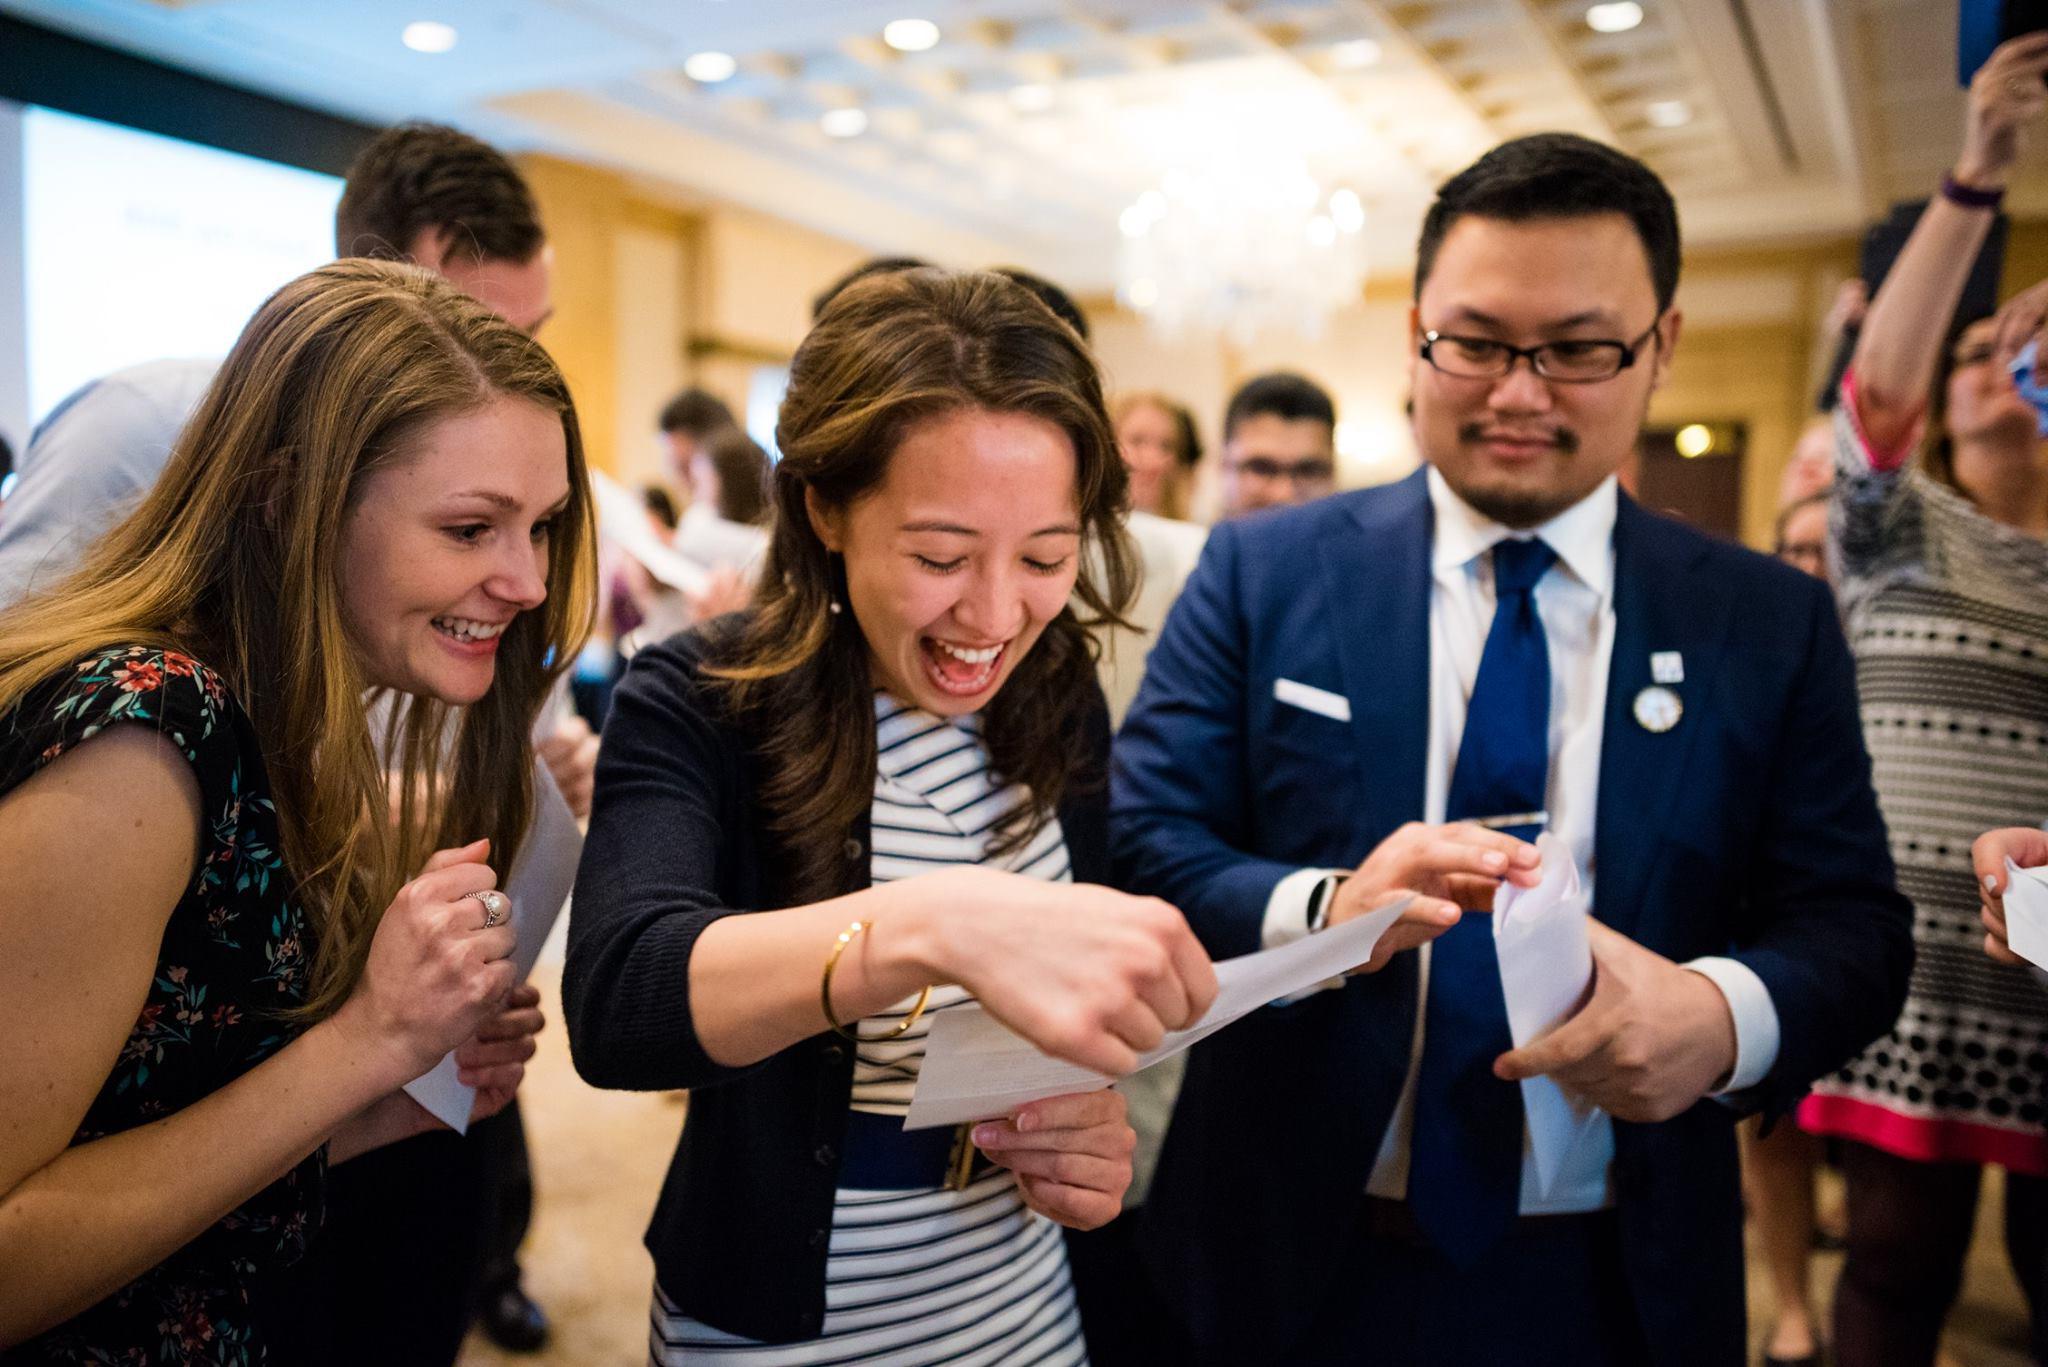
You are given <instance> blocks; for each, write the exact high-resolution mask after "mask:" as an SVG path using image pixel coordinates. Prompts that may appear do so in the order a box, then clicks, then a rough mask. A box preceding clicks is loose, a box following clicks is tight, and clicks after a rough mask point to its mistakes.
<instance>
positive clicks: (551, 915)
mask: <svg viewBox="0 0 2048 1367" xmlns="http://www.w3.org/2000/svg"><path fill="white" fill-rule="evenodd" d="M533 786H534V794H533V796H534V818H533V828H532V830H531V831H530V832H529V833H528V835H527V841H526V848H525V850H524V851H522V852H521V854H520V856H519V862H518V863H517V864H515V865H514V866H513V868H512V874H511V877H509V878H508V879H506V881H505V892H506V895H507V897H508V898H509V900H510V901H511V903H512V929H513V931H514V933H515V934H516V935H517V937H518V947H517V948H516V949H514V950H513V952H512V960H513V962H514V963H515V964H517V965H518V969H519V979H520V981H521V982H524V981H525V979H526V976H527V974H529V973H531V972H533V965H534V961H535V960H536V959H538V958H539V957H540V948H541V945H543V944H544V943H546V941H547V938H548V931H549V930H551V929H552V928H553V927H554V924H555V918H556V917H557V916H558V915H560V914H561V910H562V906H563V904H564V903H565V902H567V901H568V899H569V890H570V888H572V887H574V886H575V883H576V860H577V857H578V856H579V855H581V854H582V852H583V833H582V831H581V830H579V829H578V827H577V825H576V818H575V817H574V816H572V815H570V812H569V806H568V804H567V803H566V802H564V801H563V800H562V794H561V792H560V791H559V790H558V789H557V788H556V787H555V785H554V782H553V780H552V779H551V778H549V776H548V773H547V770H546V768H545V767H544V766H540V765H536V766H535V770H534V785H533ZM515 1009H519V1008H515ZM469 1047H470V1046H467V1045H466V1046H464V1048H469ZM460 1052H461V1051H459V1050H458V1051H457V1053H460ZM460 1072H461V1064H460V1062H459V1061H458V1059H457V1056H456V1054H454V1053H451V1054H448V1055H446V1056H445V1057H444V1058H442V1060H441V1061H440V1062H439V1063H437V1064H435V1065H434V1067H433V1068H432V1069H431V1070H429V1071H428V1072H426V1073H424V1074H422V1075H421V1076H420V1077H417V1078H415V1079H413V1080H412V1081H411V1082H408V1083H407V1084H406V1085H405V1091H406V1093H407V1095H409V1096H411V1097H412V1099H413V1100H414V1101H417V1102H419V1104H420V1105H421V1106H423V1107H425V1108H426V1110H427V1112H428V1113H429V1114H430V1115H432V1116H433V1117H434V1118H435V1119H436V1120H439V1121H440V1122H441V1123H442V1124H444V1125H446V1126H447V1127H448V1128H449V1129H451V1130H454V1131H455V1132H456V1133H457V1134H467V1133H468V1132H469V1118H470V1113H471V1111H472V1110H474V1109H475V1106H476V1089H475V1088H473V1087H470V1086H468V1085H466V1084H465V1083H464V1082H463V1081H462V1079H461V1077H460V1076H458V1074H459V1073H460ZM501 1104H502V1103H501Z"/></svg>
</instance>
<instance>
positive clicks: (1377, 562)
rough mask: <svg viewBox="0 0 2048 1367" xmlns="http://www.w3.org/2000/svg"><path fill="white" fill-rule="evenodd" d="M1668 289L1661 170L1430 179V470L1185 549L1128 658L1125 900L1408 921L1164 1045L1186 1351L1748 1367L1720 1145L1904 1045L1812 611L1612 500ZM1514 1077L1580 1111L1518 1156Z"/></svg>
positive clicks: (1178, 1292)
mask: <svg viewBox="0 0 2048 1367" xmlns="http://www.w3.org/2000/svg"><path fill="white" fill-rule="evenodd" d="M1678 260H1679V245H1678V224H1677V214H1676V210H1675V208H1674V206H1673V204H1672V201H1671V198H1670V195H1669V194H1668V193H1667V192H1666V191H1665V189H1664V187H1663V185H1662V184H1661V183H1660V182H1659V181H1658V180H1657V178H1656V176H1655V175H1654V174H1653V173H1652V172H1650V171H1649V169H1648V168H1646V167H1644V166H1643V165H1642V164H1641V163H1639V162H1636V161H1635V160H1633V159H1632V158H1629V157H1627V156H1625V155H1623V154H1621V153H1619V152H1616V151H1613V150H1612V149H1609V148H1605V147H1602V146H1600V145H1598V144H1596V143H1592V142H1588V141H1586V140H1584V139H1581V138H1577V137H1572V136H1569V135H1563V134H1545V135H1541V136H1538V137H1532V138H1524V139H1520V140H1517V141H1515V142H1511V143H1508V144H1506V145H1504V146H1502V147H1500V148H1497V149H1495V150H1494V151H1493V152H1491V153H1489V154H1488V155H1487V156H1486V157H1484V158H1482V159H1481V160H1480V161H1479V162H1477V163H1475V164H1474V165H1473V166H1472V167H1470V168H1468V169H1467V170H1466V171H1464V172H1462V173H1461V174H1459V175H1458V176H1456V177H1454V178H1453V179H1452V180H1451V181H1449V182H1448V183H1447V184H1446V185H1445V186H1444V187H1443V189H1442V190H1441V191H1440V193H1439V197H1438V200H1437V202H1436V204H1435V206H1434V207H1433V208H1432V209H1431V211H1430V213H1429V216H1428V219H1427V221H1426V222H1425V225H1424V228H1423V233H1422V239H1421V243H1420V248H1419V252H1418V263H1417V269H1416V294H1415V306H1414V309H1413V312H1412V315H1411V330H1412V334H1413V335H1412V341H1413V344H1414V351H1413V360H1412V361H1411V381H1412V386H1413V394H1414V424H1415V434H1416V439H1417V442H1418V444H1419V446H1420V448H1421V450H1422V452H1423V455H1424V457H1425V460H1426V462H1427V464H1426V466H1425V468H1424V470H1423V471H1421V472H1419V473H1417V474H1416V475H1414V476H1412V477H1410V478H1408V479H1406V480H1403V481H1401V482H1400V483H1398V484H1394V485H1390V486H1386V487H1383V488H1378V489H1370V490H1365V491H1361V492H1357V493H1351V494H1343V495H1339V496H1336V497H1333V498H1329V499H1324V500H1322V501H1320V502H1317V503H1312V504H1309V505H1307V506H1305V507H1301V508H1294V509H1288V510H1283V511H1278V512H1275V513H1271V514H1266V515H1261V516H1257V517H1253V518H1249V519H1246V520H1243V521H1240V522H1233V523H1228V524H1225V525H1223V526H1221V527H1218V528H1217V529H1216V531H1215V532H1214V533H1213V534H1212V535H1211V537H1210V540H1209V544H1208V549H1207V551H1206V552H1205V554H1204V555H1203V558H1202V561H1201V564H1200V567H1199V568H1198V569H1197V570H1196V571H1195V573H1194V575H1193V577H1192V578H1190V579H1189V581H1188V584H1187V588H1186V590H1185V591H1184V592H1183V594H1182V595H1181V598H1180V601H1179V604H1178V605H1177V606H1176V608H1175V609H1174V612H1173V615H1172V616H1171V618H1170V619H1169V620H1168V622H1167V624H1166V627H1165V629H1164V631H1163V632H1162V634H1161V637H1160V640H1159V643H1158V645H1157V646H1156V648H1155V649H1154V651H1153V653H1152V657H1151V662H1150V665H1149V670H1148V674H1147V677H1146V680H1145V683H1144V686H1143V689H1142V690H1141V692H1140V693H1139V696H1138V699H1137V702H1136V705H1135V707H1134V708H1133V710H1132V712H1131V714H1130V716H1129V719H1128V720H1127V721H1126V723H1125V725H1124V728H1123V730H1122V732H1121V734H1120V735H1119V736H1118V739H1117V745H1116V769H1115V778H1114V793H1113V803H1114V811H1113V818H1112V829H1113V839H1114V842H1115V850H1116V857H1117V863H1118V872H1119V877H1120V878H1121V879H1122V881H1123V882H1124V883H1125V885H1126V886H1128V887H1131V888H1132V889H1134V890H1137V891H1141V892H1146V893H1153V894H1157V895H1158V896H1161V897H1164V898H1166V899H1168V900H1169V901H1172V902H1173V903H1174V904H1175V905H1177V906H1179V907H1180V908H1181V909H1182V910H1183V911H1184V912H1185V913H1186V914H1187V916H1188V919H1189V921H1190V922H1191V923H1192V924H1193V925H1194V927H1195V930H1196V931H1197V933H1198V934H1200V935H1201V937H1202V938H1203V940H1204V942H1205V943H1206V944H1207V946H1208V948H1209V950H1210V952H1211V953H1212V954H1214V955H1215V956H1216V957H1218V958H1224V957H1228V956H1234V955H1239V954H1244V953H1248V952H1250V951H1253V950H1256V949H1259V948H1261V947H1269V946H1273V945H1277V944H1281V943H1285V942H1287V941H1290V940H1293V939H1298V938H1300V937H1301V936H1304V935H1308V934H1313V933H1315V932H1316V931H1317V930H1318V929H1321V928H1322V927H1324V926H1326V925H1331V924H1336V923H1339V922H1342V921H1345V920H1348V919H1350V918H1352V917H1354V916H1357V915H1359V914H1360V913H1361V912H1363V911H1365V910H1368V909H1370V908H1372V907H1374V906H1377V905H1380V904H1381V903H1382V902H1383V901H1384V900H1385V899H1386V898H1387V897H1388V896H1390V895H1392V892H1393V890H1395V889H1409V890H1412V891H1413V892H1415V893H1416V894H1418V896H1417V899H1416V901H1415V902H1414V903H1413V904H1412V905H1411V906H1410V908H1409V910H1408V911H1407V912H1406V913H1405V914H1404V915H1403V916H1402V918H1401V920H1400V921H1398V922H1397V923H1396V924H1395V926H1394V927H1393V929H1391V930H1390V931H1389V932H1388V933H1387V934H1386V936H1385V937H1384V938H1383V940H1382V941H1381V944H1380V947H1379V948H1378V949H1377V950H1376V951H1375V953H1374V957H1373V961H1372V962H1371V963H1369V964H1367V965H1364V966H1362V968H1361V970H1360V971H1359V972H1358V973H1355V974H1353V975H1351V976H1349V977H1346V978H1344V979H1342V980H1341V985H1339V986H1332V987H1327V988H1326V989H1324V990H1321V991H1317V992H1314V993H1311V994H1308V995H1307V996H1305V997H1303V998H1300V999H1295V1000H1292V1001H1289V1002H1284V1003H1276V1004H1275V1005H1273V1006H1271V1007H1269V1008H1267V1009H1265V1010H1262V1011H1259V1012H1257V1013H1255V1014H1254V1015H1252V1016H1251V1017H1248V1018H1246V1019H1245V1020H1244V1021H1243V1022H1241V1023H1239V1024H1238V1025H1236V1026H1234V1027H1233V1028H1231V1029H1230V1030H1227V1031H1224V1032H1222V1033H1221V1034H1218V1035H1216V1036H1214V1037H1212V1038H1211V1039H1210V1040H1208V1041H1206V1042H1205V1043H1204V1044H1202V1045H1201V1046H1198V1047H1197V1049H1196V1050H1195V1051H1194V1054H1193V1056H1192V1059H1191V1061H1190V1065H1189V1069H1188V1075H1187V1084H1186V1088H1185V1090H1184V1091H1183V1093H1182V1095H1181V1100H1180V1105H1179V1109H1178V1112H1177V1114H1176V1116H1175V1118H1174V1123H1173V1128H1172V1130H1171V1131H1170V1133H1169V1135H1168V1138H1167V1143H1166V1151H1165V1155H1164V1158H1163V1160H1162V1162H1161V1166H1160V1169H1159V1174H1158V1177H1157V1179H1156V1181H1155V1185H1154V1186H1153V1189H1152V1194H1151V1199H1150V1201H1149V1202H1148V1204H1147V1208H1146V1225H1145V1228H1144V1230H1143V1239H1144V1243H1145V1246H1146V1249H1147V1254H1148V1260H1149V1262H1150V1263H1151V1267H1152V1271H1153V1274H1154V1277H1155V1280H1156V1281H1157V1283H1158V1285H1159V1287H1160V1289H1161V1291H1162V1292H1163V1293H1164V1295H1165V1296H1166V1298H1167V1299H1168V1301H1169V1302H1170V1303H1171V1304H1172V1306H1173V1309H1174V1313H1175V1316H1176V1318H1177V1319H1178V1321H1179V1325H1178V1328H1179V1330H1181V1331H1183V1332H1184V1333H1185V1334H1186V1336H1187V1337H1188V1338H1189V1339H1190V1340H1191V1342H1192V1343H1193V1345H1194V1347H1195V1350H1196V1351H1197V1352H1198V1353H1199V1355H1200V1356H1202V1357H1203V1358H1205V1359H1207V1360H1210V1361H1215V1362H1224V1363H1245V1362H1276V1363H1336V1362H1359V1363H1369V1364H1381V1363H1389V1364H1398V1363H1405V1362H1425V1361H1426V1362H1430V1363H1444V1364H1461V1363H1474V1364H1478V1363H1485V1364H1488V1365H1489V1367H1492V1365H1493V1364H1510V1363H1511V1364H1516V1367H1522V1365H1523V1364H1537V1363H1551V1362H1556V1363H1571V1364H1574V1367H1577V1365H1578V1364H1600V1363H1615V1364H1633V1363H1643V1362H1655V1363H1727V1364H1737V1363H1740V1362H1742V1361H1743V1358H1744V1353H1745V1345H1744V1330H1743V1288H1742V1238H1741V1206H1740V1200H1739V1197H1738V1194H1737V1178H1736V1153H1735V1139H1734V1128H1733V1127H1734V1121H1735V1119H1736V1117H1737V1116H1738V1115H1739V1114H1741V1113H1742V1112H1743V1111H1745V1110H1751V1109H1762V1110H1764V1111H1765V1112H1766V1113H1767V1114H1768V1115H1772V1116H1778V1115H1782V1114H1783V1113H1784V1112H1785V1111H1786V1110H1787V1109H1789V1108H1790V1106H1791V1105H1792V1104H1793V1102H1794V1101H1795V1100H1797V1098H1798V1097H1799V1096H1800V1094H1801V1093H1802V1092H1803V1091H1804V1090H1805V1088H1806V1086H1807V1084H1808V1083H1809V1082H1810V1081H1811V1080H1812V1079H1813V1078H1815V1077H1817V1076H1819V1075H1820V1074H1822V1073H1824V1072H1826V1071H1828V1070H1829V1069H1831V1068H1833V1067H1835V1066H1837V1065H1838V1064H1839V1063H1840V1061H1841V1060H1843V1059H1845V1058H1847V1057H1849V1056H1850V1055H1851V1054H1853V1053H1855V1052H1856V1050H1857V1049H1858V1048H1860V1047H1861V1046H1862V1045H1863V1044H1864V1043H1865V1042H1867V1041H1868V1040H1870V1039H1872V1038H1873V1037H1875V1036H1876V1035H1878V1034H1879V1033H1881V1032H1882V1031H1884V1030H1885V1029H1886V1028H1887V1027H1888V1026H1889V1025H1890V1024H1891V1023H1892V1021H1893V1019H1894V1018H1895V1016H1896V1013H1897V1011H1898V1008H1899V1005H1900V1002H1901V1000H1902V997H1903V994H1904V991H1905V985H1906V975H1907V971H1908V967H1909V964H1910V960H1911V953H1912V950H1911V945H1910V939H1909V935H1908V911H1907V906H1906V903H1905V901H1904V900H1903V899H1902V898H1901V897H1900V896H1899V895H1898V893H1897V892H1896V890H1895V889H1894V887H1893V876H1892V864H1891V859H1890V856H1889V854H1888V852H1887V848H1886V840H1885V831H1884V826H1883V823H1882V821H1881V819H1880V818H1879V816H1878V812H1877V806H1876V802H1875V800H1874V798H1873V796H1872V793H1871V789H1870V773H1869V760H1868V757H1867V755H1866V753H1865V750H1864V747H1863V741H1862V735H1861V730H1860V727H1859V724H1858V720H1857V711H1856V697H1855V685H1854V681H1853V677H1852V672H1851V667H1850V660H1849V654H1848V651H1847V648H1846V646H1845V644H1844V642H1843V638H1842V633H1841V630H1840V627H1839V626H1838V624H1837V621H1836V616H1835V609H1834V605H1833V603H1832V602H1831V601H1830V599H1829V598H1828V595H1827V592H1826V590H1825V588H1824V587H1823V586H1821V585H1820V584H1819V583H1818V582H1817V581H1814V580H1812V579H1810V578H1808V577H1807V576H1804V575H1801V574H1799V573H1797V572H1796V571H1793V570H1790V569H1787V568H1785V567H1784V566H1781V565H1778V564H1776V563H1774V562H1772V561H1771V560H1769V559H1767V558H1766V557H1764V556H1761V555H1756V554H1752V553H1751V552H1748V551H1745V550H1742V549H1739V548H1737V547H1734V546H1731V545H1727V544H1725V543H1722V542H1720V541H1716V540H1714V539H1712V538H1710V537H1708V536H1704V535H1702V534H1700V533H1699V532H1696V531H1693V530H1690V529H1688V528H1686V527H1684V526H1682V525H1680V524H1679V523H1676V522H1674V521H1671V520H1669V519H1666V518H1663V517H1659V516H1657V515H1655V514H1652V513H1649V512H1646V511H1644V510H1643V509H1642V508H1640V507H1639V506H1638V505H1637V504H1636V503H1635V502H1633V501H1632V500H1631V499H1629V498H1628V497H1627V496H1626V495H1624V494H1622V493H1621V492H1620V490H1619V489H1618V487H1617V483H1616V475H1615V472H1616V470H1617V469H1618V468H1619V467H1620V465H1621V462H1622V461H1623V459H1624V458H1625V457H1626V456H1627V454H1628V452H1629V451H1630V450H1631V448H1633V446H1634V445H1635V443H1636V440H1637V436H1638V433H1639V431H1640V428H1641V425H1642V421H1643V416H1644V412H1645V409H1646V407H1647V405H1648V403H1649V399H1650V395H1651V393H1652V392H1653V391H1654V390H1655V389H1656V388H1657V386H1658V385H1659V383H1660V382H1661V381H1662V379H1663V376H1664V374H1665V370H1666V367H1667V366H1669V365H1670V363H1671V356H1672V350H1673V347H1674V346H1675V345H1676V343H1677V341H1678V333H1679V321H1680V320H1679V315H1678V312H1677V310H1676V309H1674V308H1673V307H1672V298H1673V295H1674V293H1675V291H1676V287H1677V278H1678ZM1539 831H1547V832H1548V833H1549V834H1550V835H1551V836H1552V837H1554V838H1555V841H1556V842H1559V843H1551V842H1546V846H1545V847H1546V849H1549V850H1551V851H1552V852H1553V854H1552V857H1554V858H1564V857H1569V858H1571V859H1572V860H1574V862H1575V863H1576V865H1577V872H1578V874H1579V876H1580V878H1581V880H1582V881H1583V883H1584V884H1585V885H1586V886H1587V887H1588V888H1589V889H1590V891H1591V894H1592V909H1593V915H1594V918H1595V919H1594V921H1593V922H1592V923H1591V925H1590V927H1589V930H1590V936H1591V941H1592V956H1593V965H1594V973H1593V981H1592V985H1591V987H1590V989H1589V992H1588V994H1587V997H1586V1000H1585V1001H1584V1003H1583V1004H1582V1005H1581V1006H1580V1007H1579V1008H1578V1009H1577V1011H1576V1013H1575V1014H1573V1015H1571V1016H1570V1018H1569V1019H1567V1020H1566V1021H1565V1022H1564V1023H1562V1024H1561V1025H1559V1026H1557V1027H1556V1028H1554V1029H1553V1030H1551V1031H1550V1032H1549V1033H1548V1034H1547V1035H1544V1036H1542V1037H1540V1038H1537V1039H1535V1040H1533V1041H1530V1042H1529V1043H1528V1044H1527V1045H1526V1046H1525V1047H1524V1048H1521V1049H1515V1048H1514V1047H1513V1041H1512V1039H1511V1037H1510V1034H1509V1029H1508V1025H1507V1021H1506V1015H1505V1007H1504V1003H1503V994H1502V988H1501V982H1500V965H1499V960H1498V958H1497V957H1496V953H1495V949H1494V944H1493V938H1492V931H1491V923H1490V918H1489V917H1487V916H1484V915H1472V914H1470V912H1471V911H1473V910H1479V909H1484V908H1488V907H1491V905H1492V901H1493V895H1494V892H1495V889H1496V888H1497V887H1498V886H1499V885H1500V884H1501V883H1502V882H1503V881H1507V882H1512V883H1515V884H1517V885H1521V886H1529V885H1532V884H1534V883H1535V882H1536V880H1537V877H1538V875H1539V874H1540V872H1541V870H1540V868H1539V867H1538V864H1539V855H1538V852H1537V851H1536V849H1535V848H1534V847H1533V845H1531V844H1530V843H1528V842H1529V841H1531V840H1533V839H1534V838H1535V836H1536V834H1537V833H1538V832H1539ZM1460 907H1463V908H1465V909H1466V914H1463V915H1462V916H1461V914H1460V911H1459V908H1460ZM1454 922H1455V924H1453V923H1454ZM1410 950H1414V951H1415V952H1408V951H1410ZM1531 1079H1533V1080H1535V1081H1534V1082H1533V1083H1532V1087H1533V1088H1545V1087H1551V1088H1557V1089H1561V1090H1562V1091H1563V1093H1564V1094H1565V1096H1567V1097H1569V1098H1572V1099H1575V1100H1576V1101H1578V1102H1579V1103H1581V1104H1584V1103H1590V1104H1591V1105H1592V1106H1593V1107H1595V1108H1597V1113H1596V1114H1595V1115H1594V1117H1593V1118H1592V1119H1591V1121H1590V1122H1589V1123H1588V1124H1587V1126H1586V1128H1585V1129H1584V1130H1583V1132H1582V1133H1581V1135H1580V1138H1579V1140H1578V1142H1577V1143H1576V1145H1575V1146H1574V1147H1572V1148H1571V1149H1570V1150H1569V1152H1567V1153H1565V1154H1564V1156H1563V1159H1562V1161H1561V1162H1560V1163H1558V1164H1557V1166H1556V1168H1555V1170H1554V1171H1550V1172H1544V1171H1541V1170H1540V1168H1539V1165H1538V1164H1536V1163H1535V1162H1533V1161H1532V1160H1531V1158H1530V1153H1531V1140H1530V1138H1529V1129H1528V1126H1529V1124H1530V1121H1529V1120H1528V1116H1534V1115H1537V1114H1538V1112H1537V1111H1535V1110H1531V1111H1529V1112H1527V1113H1526V1114H1525V1110H1524V1105H1523V1098H1524V1096H1525V1094H1527V1092H1528V1090H1529V1089H1525V1088H1524V1087H1523V1085H1522V1084H1523V1082H1524V1081H1525V1080H1531Z"/></svg>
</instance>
